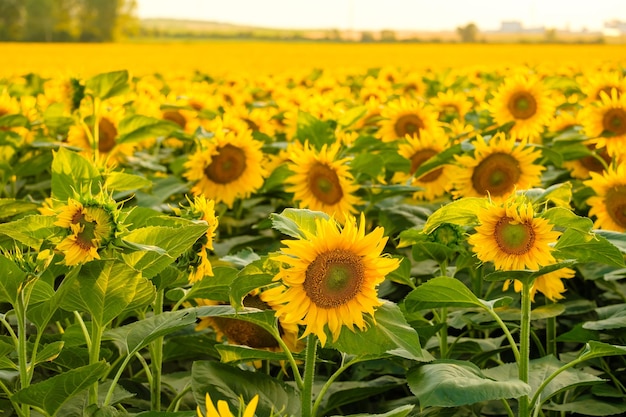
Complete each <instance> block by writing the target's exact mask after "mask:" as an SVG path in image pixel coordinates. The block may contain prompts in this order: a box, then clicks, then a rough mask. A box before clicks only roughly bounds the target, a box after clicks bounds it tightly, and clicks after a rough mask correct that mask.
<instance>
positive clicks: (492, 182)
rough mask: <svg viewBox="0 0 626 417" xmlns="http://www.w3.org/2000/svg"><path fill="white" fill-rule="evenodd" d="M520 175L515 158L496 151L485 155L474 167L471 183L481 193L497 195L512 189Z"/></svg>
mask: <svg viewBox="0 0 626 417" xmlns="http://www.w3.org/2000/svg"><path fill="white" fill-rule="evenodd" d="M521 175H522V171H521V169H520V166H519V162H518V161H517V159H515V158H514V157H513V156H512V155H510V154H508V153H502V152H498V153H493V154H491V155H489V156H487V157H486V158H485V159H483V160H482V161H481V162H480V163H479V164H478V165H477V166H476V168H474V172H473V173H472V184H473V186H474V189H475V190H476V191H477V192H478V193H479V194H481V195H485V196H486V195H487V194H490V195H492V196H494V197H499V196H501V195H504V194H507V193H509V192H510V191H511V190H513V188H514V187H515V184H517V182H518V181H519V179H520V177H521Z"/></svg>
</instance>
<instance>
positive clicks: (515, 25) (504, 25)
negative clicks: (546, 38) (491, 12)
mask: <svg viewBox="0 0 626 417" xmlns="http://www.w3.org/2000/svg"><path fill="white" fill-rule="evenodd" d="M523 31H524V28H523V27H522V22H520V21H518V20H503V21H502V22H501V23H500V32H503V33H520V32H523Z"/></svg>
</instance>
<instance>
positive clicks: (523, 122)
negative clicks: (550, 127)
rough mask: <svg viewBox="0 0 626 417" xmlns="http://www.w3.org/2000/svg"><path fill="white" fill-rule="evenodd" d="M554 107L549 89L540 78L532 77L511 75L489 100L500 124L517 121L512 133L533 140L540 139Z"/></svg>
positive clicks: (491, 110)
mask: <svg viewBox="0 0 626 417" xmlns="http://www.w3.org/2000/svg"><path fill="white" fill-rule="evenodd" d="M554 109H555V106H554V103H553V101H552V100H551V99H550V97H549V91H548V90H547V89H546V88H545V87H544V86H543V84H542V83H541V80H540V79H539V78H537V77H533V76H529V77H524V76H521V75H516V76H513V77H511V78H508V79H507V80H506V81H505V82H504V84H503V85H502V86H501V87H500V88H499V89H498V90H497V91H496V93H495V94H494V97H493V99H492V100H491V101H490V103H489V110H490V112H491V114H492V115H493V118H494V120H495V122H496V123H497V124H499V125H503V124H506V123H509V122H515V123H514V125H513V127H512V128H511V131H510V134H511V136H514V137H515V138H517V139H528V140H530V141H535V140H537V139H539V138H540V135H541V132H542V131H543V129H544V127H545V126H546V124H547V123H548V122H549V121H550V120H551V118H552V116H553V113H554Z"/></svg>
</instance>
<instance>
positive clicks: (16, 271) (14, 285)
mask: <svg viewBox="0 0 626 417" xmlns="http://www.w3.org/2000/svg"><path fill="white" fill-rule="evenodd" d="M0 271H2V272H0V302H7V303H11V304H12V305H15V304H16V303H17V297H18V291H19V290H20V288H21V287H22V284H23V283H24V280H25V279H26V272H24V271H22V270H21V269H20V268H19V267H18V266H17V265H15V263H14V262H13V261H12V260H10V259H9V258H7V257H6V256H4V255H0Z"/></svg>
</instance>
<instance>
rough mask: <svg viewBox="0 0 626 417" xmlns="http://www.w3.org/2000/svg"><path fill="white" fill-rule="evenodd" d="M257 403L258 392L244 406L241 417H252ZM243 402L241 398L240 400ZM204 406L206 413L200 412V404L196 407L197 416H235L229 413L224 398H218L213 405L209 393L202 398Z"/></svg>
mask: <svg viewBox="0 0 626 417" xmlns="http://www.w3.org/2000/svg"><path fill="white" fill-rule="evenodd" d="M258 403H259V394H257V395H255V396H254V397H253V398H252V399H251V400H250V402H249V403H248V405H247V406H246V408H245V410H244V411H243V414H237V415H241V417H254V413H255V412H256V407H257V405H258ZM242 404H243V400H242ZM204 406H205V408H206V414H202V410H201V409H200V406H198V408H197V410H196V411H197V413H198V417H235V415H234V414H233V413H231V411H230V408H229V407H228V403H227V402H226V401H224V400H219V401H218V402H217V408H215V405H213V400H211V396H210V395H209V393H208V392H207V393H206V396H205V399H204Z"/></svg>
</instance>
